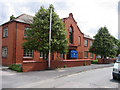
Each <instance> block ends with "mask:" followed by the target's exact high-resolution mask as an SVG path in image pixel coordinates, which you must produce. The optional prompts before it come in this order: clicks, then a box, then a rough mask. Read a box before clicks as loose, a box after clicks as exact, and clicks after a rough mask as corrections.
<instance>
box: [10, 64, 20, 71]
mask: <svg viewBox="0 0 120 90" xmlns="http://www.w3.org/2000/svg"><path fill="white" fill-rule="evenodd" d="M9 69H11V70H14V71H17V72H22V65H19V64H18V65H17V64H11V65H10V66H9Z"/></svg>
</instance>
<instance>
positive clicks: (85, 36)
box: [84, 34, 93, 39]
mask: <svg viewBox="0 0 120 90" xmlns="http://www.w3.org/2000/svg"><path fill="white" fill-rule="evenodd" d="M84 38H88V39H93V38H91V37H90V36H89V35H86V34H84Z"/></svg>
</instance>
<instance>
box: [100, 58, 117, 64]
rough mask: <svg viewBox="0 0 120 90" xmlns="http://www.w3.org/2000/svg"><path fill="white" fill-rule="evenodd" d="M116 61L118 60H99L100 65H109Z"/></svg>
mask: <svg viewBox="0 0 120 90" xmlns="http://www.w3.org/2000/svg"><path fill="white" fill-rule="evenodd" d="M115 61H116V58H112V59H104V60H103V59H98V64H109V63H114V62H115Z"/></svg>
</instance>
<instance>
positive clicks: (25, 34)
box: [24, 26, 30, 36]
mask: <svg viewBox="0 0 120 90" xmlns="http://www.w3.org/2000/svg"><path fill="white" fill-rule="evenodd" d="M27 30H30V28H29V27H26V26H25V30H24V36H27Z"/></svg>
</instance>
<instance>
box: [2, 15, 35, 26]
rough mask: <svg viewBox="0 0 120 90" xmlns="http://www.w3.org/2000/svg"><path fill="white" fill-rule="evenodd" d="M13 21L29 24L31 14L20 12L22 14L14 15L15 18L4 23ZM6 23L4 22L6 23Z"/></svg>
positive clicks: (31, 17) (31, 19)
mask: <svg viewBox="0 0 120 90" xmlns="http://www.w3.org/2000/svg"><path fill="white" fill-rule="evenodd" d="M13 21H16V22H21V23H26V24H31V23H32V22H33V16H31V15H27V14H22V15H20V16H18V17H16V18H15V19H12V20H9V21H8V22H6V23H9V22H13ZM6 23H4V24H6ZM4 24H2V25H4ZM2 25H1V26H2Z"/></svg>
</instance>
